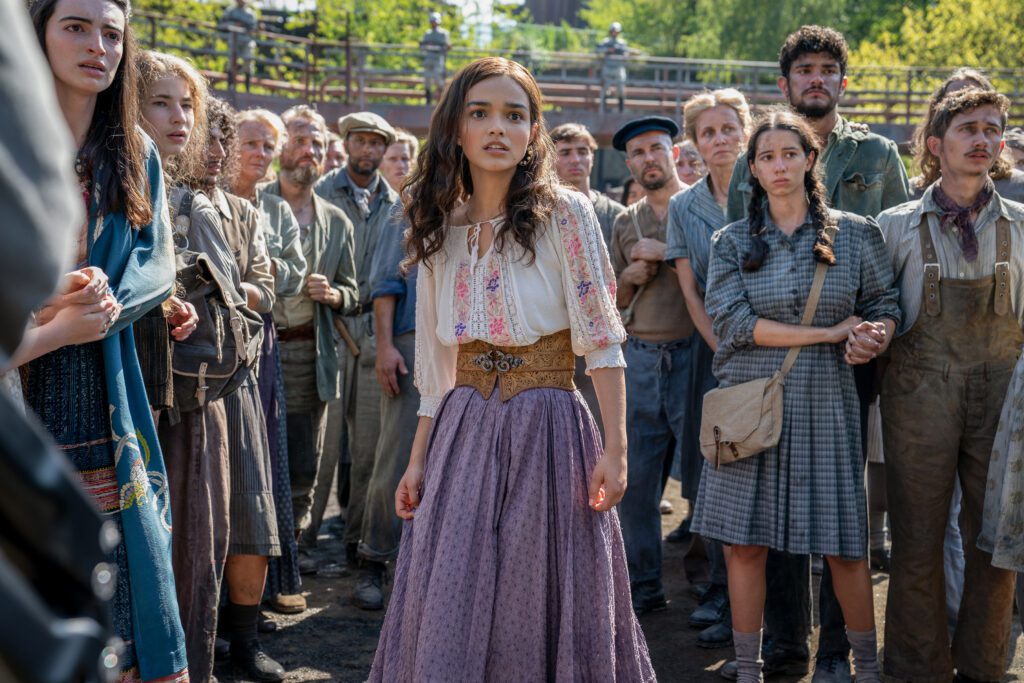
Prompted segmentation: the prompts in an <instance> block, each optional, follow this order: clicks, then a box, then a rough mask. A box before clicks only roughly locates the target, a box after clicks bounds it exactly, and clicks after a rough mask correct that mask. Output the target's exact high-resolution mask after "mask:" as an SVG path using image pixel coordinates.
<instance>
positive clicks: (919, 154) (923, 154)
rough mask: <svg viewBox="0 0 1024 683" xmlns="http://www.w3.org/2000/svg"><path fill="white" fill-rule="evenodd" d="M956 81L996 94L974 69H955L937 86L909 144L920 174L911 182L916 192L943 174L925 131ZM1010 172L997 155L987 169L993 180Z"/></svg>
mask: <svg viewBox="0 0 1024 683" xmlns="http://www.w3.org/2000/svg"><path fill="white" fill-rule="evenodd" d="M957 81H965V82H967V83H969V84H970V85H969V86H968V87H970V88H976V89H978V90H983V91H985V92H995V91H996V89H995V86H994V85H992V81H990V80H989V79H988V77H986V76H985V74H983V73H981V72H980V71H978V70H977V69H970V68H966V67H964V68H960V69H957V70H955V71H954V72H953V73H951V74H950V75H949V77H948V78H947V79H946V80H944V81H943V82H942V83H940V84H939V87H937V88H936V89H935V90H934V91H932V94H931V96H930V97H929V98H928V110H927V111H926V112H925V116H924V120H922V121H921V123H920V124H918V126H917V128H915V129H914V137H913V139H912V140H911V143H910V149H911V151H912V152H913V154H914V166H915V167H916V168H917V170H918V171H919V172H920V174H921V175H920V176H918V177H917V178H914V179H913V181H914V184H915V185H916V186H917V189H918V190H923V189H925V188H926V187H928V186H929V185H931V184H932V183H934V182H935V181H936V180H938V179H939V176H940V175H942V171H941V170H940V169H939V159H938V157H936V156H935V155H934V154H932V153H931V152H930V151H928V142H927V140H928V136H929V135H931V133H929V132H928V131H929V129H930V128H931V127H932V121H933V120H934V119H935V112H936V111H937V110H938V109H939V104H940V103H941V102H942V101H943V100H944V99H946V97H947V96H951V93H950V87H951V86H952V85H953V84H954V83H956V82H957ZM955 92H959V91H955ZM943 132H945V131H943ZM1011 170H1012V169H1011V165H1010V162H1008V161H1007V160H1006V159H1003V158H1002V156H1000V157H999V158H997V159H996V163H995V164H994V165H993V166H992V169H991V170H989V172H988V174H989V177H991V178H992V179H993V180H1002V179H1003V178H1009V177H1010V171H1011Z"/></svg>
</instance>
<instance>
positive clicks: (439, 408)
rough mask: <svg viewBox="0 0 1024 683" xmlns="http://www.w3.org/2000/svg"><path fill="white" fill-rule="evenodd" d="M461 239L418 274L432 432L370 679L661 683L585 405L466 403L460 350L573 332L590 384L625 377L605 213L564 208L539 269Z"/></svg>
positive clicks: (558, 399)
mask: <svg viewBox="0 0 1024 683" xmlns="http://www.w3.org/2000/svg"><path fill="white" fill-rule="evenodd" d="M449 230H450V232H449V236H450V238H449V239H448V240H447V243H446V244H445V249H444V251H443V252H442V253H441V254H439V257H440V258H439V259H438V260H436V261H435V262H434V263H433V264H432V265H433V268H432V269H431V268H426V267H424V268H420V269H419V275H418V282H417V288H418V291H417V310H416V313H417V323H416V330H417V331H416V347H417V348H416V359H417V362H416V373H415V376H416V385H417V388H418V389H419V390H420V392H421V395H423V396H424V401H423V402H422V403H421V411H420V412H421V414H423V413H424V412H427V413H428V414H430V415H431V416H434V422H433V433H432V435H431V438H430V443H429V446H428V449H427V455H426V464H425V475H424V482H423V492H422V496H421V505H420V507H419V508H418V509H417V511H416V516H415V519H414V520H413V521H411V522H406V523H405V525H404V529H403V532H402V540H401V543H400V549H399V556H398V561H397V566H396V570H395V588H394V591H393V593H392V596H391V603H390V606H389V609H388V614H387V616H386V618H385V621H384V626H383V629H382V631H381V637H380V641H379V644H378V649H377V655H376V658H375V660H374V664H373V669H372V670H371V672H370V679H369V680H370V681H387V682H388V683H406V682H412V681H416V682H417V683H419V682H421V681H507V680H510V678H514V679H515V680H523V681H545V680H546V681H598V680H599V681H631V682H632V681H652V680H654V671H653V669H652V667H651V663H650V657H649V655H648V652H647V645H646V642H645V641H644V637H643V633H642V632H641V630H640V625H639V623H638V622H637V620H636V617H635V616H634V614H633V607H632V601H631V598H630V589H629V576H628V572H627V569H626V559H625V551H624V549H623V544H622V534H621V531H620V527H619V520H618V514H617V512H616V511H614V510H613V511H611V512H606V513H599V512H595V511H594V510H593V509H592V508H590V506H589V504H588V484H589V480H590V476H591V473H592V472H593V468H594V466H595V465H596V463H597V461H598V459H599V458H600V457H601V454H602V448H601V443H600V436H599V432H598V430H597V427H596V425H595V424H594V420H593V418H592V416H591V415H590V412H589V410H588V409H587V407H586V404H585V403H584V402H583V400H582V397H581V396H580V394H579V392H572V391H566V390H564V389H551V388H536V389H529V390H526V391H523V392H522V393H519V394H517V395H515V396H514V397H512V398H510V399H509V400H508V401H507V402H502V400H501V394H500V392H497V391H495V392H492V393H491V396H490V398H489V399H488V400H485V399H484V398H483V396H482V395H481V394H480V393H479V392H478V391H477V390H476V389H473V388H470V387H457V388H454V389H453V387H454V385H455V366H456V357H457V349H458V345H459V344H464V343H468V342H470V341H473V340H479V341H486V342H489V343H492V344H498V343H500V344H503V345H509V346H526V345H529V344H532V343H534V342H536V341H537V340H538V339H539V338H540V337H543V336H547V335H550V334H554V333H556V332H563V331H565V330H570V331H571V332H570V334H571V341H572V347H573V350H574V351H575V352H576V354H577V355H583V354H586V355H587V360H588V366H589V367H590V368H591V369H594V368H595V367H617V366H621V365H622V363H623V361H622V352H621V350H620V344H621V343H622V341H623V340H624V338H625V331H624V330H623V329H622V324H621V322H620V321H619V317H618V314H617V312H616V310H615V305H614V301H615V279H614V277H612V276H611V264H610V263H609V261H608V252H607V249H606V248H605V245H604V240H603V238H602V237H601V232H600V228H599V226H598V223H597V218H596V216H595V215H594V211H593V208H592V207H591V205H590V202H588V201H586V198H585V197H583V196H582V195H578V194H576V193H571V192H568V191H566V192H565V193H563V194H562V196H561V198H560V201H559V203H558V206H557V207H556V209H555V212H554V215H553V216H552V220H551V222H550V224H549V225H548V226H547V230H545V231H542V233H541V234H540V235H538V240H537V256H536V258H535V259H533V260H532V261H530V260H529V259H515V258H512V257H511V256H512V254H511V251H510V252H509V253H507V254H502V253H501V252H500V251H499V250H496V249H491V250H489V251H488V253H487V254H485V255H484V256H483V257H480V258H477V256H478V255H477V254H476V253H475V250H473V249H471V248H470V247H469V245H468V244H467V231H466V230H465V229H460V228H450V229H449ZM432 398H433V399H435V400H436V403H435V402H434V401H432V400H431V399H432ZM424 409H425V410H424Z"/></svg>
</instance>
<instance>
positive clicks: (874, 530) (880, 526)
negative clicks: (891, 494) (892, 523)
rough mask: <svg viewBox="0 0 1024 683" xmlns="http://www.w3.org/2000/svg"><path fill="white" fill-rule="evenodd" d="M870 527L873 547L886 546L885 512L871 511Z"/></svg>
mask: <svg viewBox="0 0 1024 683" xmlns="http://www.w3.org/2000/svg"><path fill="white" fill-rule="evenodd" d="M868 528H869V529H870V530H871V549H872V550H878V549H880V548H884V547H885V513H884V512H869V513H868Z"/></svg>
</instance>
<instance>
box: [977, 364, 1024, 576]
mask: <svg viewBox="0 0 1024 683" xmlns="http://www.w3.org/2000/svg"><path fill="white" fill-rule="evenodd" d="M978 547H979V548H981V549H982V550H984V551H985V552H990V553H992V565H993V566H996V567H999V568H1001V569H1010V570H1013V571H1015V572H1024V360H1021V361H1018V362H1017V367H1016V368H1015V369H1014V372H1013V379H1011V380H1010V388H1009V390H1008V391H1007V392H1006V402H1005V403H1004V404H1003V410H1002V413H1001V414H1000V417H999V429H998V431H997V432H996V439H995V443H994V444H993V446H992V459H991V461H990V462H989V469H988V483H987V484H986V488H985V511H984V516H983V517H982V526H981V536H980V537H979V538H978Z"/></svg>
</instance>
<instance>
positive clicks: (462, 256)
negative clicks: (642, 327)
mask: <svg viewBox="0 0 1024 683" xmlns="http://www.w3.org/2000/svg"><path fill="white" fill-rule="evenodd" d="M559 194H560V196H559V200H558V203H557V205H556V207H555V210H554V212H553V214H552V218H551V220H550V221H549V222H548V225H547V228H546V229H545V230H542V231H541V232H540V233H539V234H538V235H537V241H536V245H535V248H536V252H537V256H536V259H535V260H534V261H532V262H531V261H530V259H529V257H526V258H523V257H522V255H523V249H522V248H521V247H519V245H518V244H516V243H515V242H514V241H513V240H511V239H509V240H508V241H506V243H505V245H504V248H503V249H502V251H501V252H499V251H497V250H496V249H494V248H491V249H488V250H487V253H485V254H483V255H478V254H477V250H476V248H475V241H476V235H471V234H470V231H473V230H475V231H476V232H478V231H479V225H480V224H477V225H476V226H461V227H449V228H448V230H449V233H448V237H447V239H446V240H445V243H444V246H443V247H442V249H441V251H439V252H438V253H436V254H434V255H433V256H432V257H431V258H430V259H429V260H428V261H427V262H426V263H424V264H422V265H421V266H420V268H419V269H418V272H417V281H416V330H417V332H416V364H415V382H416V388H417V389H419V392H420V396H421V398H420V409H419V412H418V414H419V415H422V416H426V417H433V416H434V413H435V412H436V411H437V408H438V406H439V405H440V404H441V399H443V398H444V396H445V394H446V393H448V391H450V390H451V389H452V388H453V387H454V386H455V358H456V356H457V355H458V345H459V344H465V343H468V342H471V341H474V340H482V341H486V342H488V343H491V344H495V345H497V346H527V345H529V344H533V343H534V342H536V341H537V340H538V339H540V338H541V337H544V336H547V335H549V334H554V333H555V332H561V331H562V330H565V329H569V330H571V333H572V346H573V351H574V352H575V353H576V355H578V356H585V357H586V359H587V370H588V373H589V371H590V370H593V369H594V368H613V367H625V365H626V362H625V359H624V358H623V356H622V348H621V346H620V345H621V344H622V342H623V341H625V339H626V331H625V329H623V327H622V321H621V320H620V318H619V312H618V309H616V307H615V275H614V273H613V272H612V267H611V263H610V262H609V260H608V251H607V248H606V247H605V244H604V239H603V238H602V237H601V228H600V226H599V225H598V222H597V216H596V215H595V214H594V208H593V206H592V205H591V204H590V202H589V201H588V200H587V198H586V197H584V196H583V195H582V194H579V193H578V192H574V191H571V190H560V191H559ZM485 222H486V221H485ZM495 223H496V222H495ZM495 227H496V225H495V224H494V223H492V229H494V228H495ZM471 238H472V239H471ZM471 242H472V243H473V247H471V246H470V244H471Z"/></svg>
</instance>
